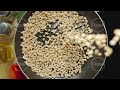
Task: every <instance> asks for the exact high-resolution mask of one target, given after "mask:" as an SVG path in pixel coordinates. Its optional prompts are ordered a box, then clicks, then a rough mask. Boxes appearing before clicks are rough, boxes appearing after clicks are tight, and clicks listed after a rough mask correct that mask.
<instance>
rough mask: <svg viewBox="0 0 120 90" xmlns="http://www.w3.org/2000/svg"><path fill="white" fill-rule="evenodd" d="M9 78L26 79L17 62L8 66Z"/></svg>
mask: <svg viewBox="0 0 120 90" xmlns="http://www.w3.org/2000/svg"><path fill="white" fill-rule="evenodd" d="M9 78H10V79H26V77H25V75H24V74H23V73H22V71H21V70H20V68H19V66H18V65H17V64H13V65H11V66H10V71H9Z"/></svg>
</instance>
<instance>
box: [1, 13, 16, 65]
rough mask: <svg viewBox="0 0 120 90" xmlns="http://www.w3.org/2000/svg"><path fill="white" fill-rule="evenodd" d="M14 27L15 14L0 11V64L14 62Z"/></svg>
mask: <svg viewBox="0 0 120 90" xmlns="http://www.w3.org/2000/svg"><path fill="white" fill-rule="evenodd" d="M16 27H17V19H16V17H15V12H12V11H11V12H10V11H0V63H6V62H8V61H11V60H14V50H13V49H14V48H13V39H14V34H15V31H16Z"/></svg>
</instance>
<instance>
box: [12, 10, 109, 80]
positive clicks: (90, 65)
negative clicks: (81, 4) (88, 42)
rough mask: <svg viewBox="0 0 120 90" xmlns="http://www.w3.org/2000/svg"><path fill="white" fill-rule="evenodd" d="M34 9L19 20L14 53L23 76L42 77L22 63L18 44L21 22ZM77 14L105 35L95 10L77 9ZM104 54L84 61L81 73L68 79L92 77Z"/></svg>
mask: <svg viewBox="0 0 120 90" xmlns="http://www.w3.org/2000/svg"><path fill="white" fill-rule="evenodd" d="M33 12H34V11H28V12H26V13H25V15H24V16H23V17H22V19H21V20H20V23H19V25H18V28H17V31H16V35H15V43H14V44H15V54H16V58H17V60H18V64H19V66H20V68H21V70H22V72H23V73H24V74H25V76H26V77H27V78H29V79H43V77H40V76H37V75H36V74H35V73H34V72H33V71H32V70H31V68H30V67H28V66H26V64H25V63H24V59H23V58H22V57H23V54H22V47H21V46H20V44H21V42H22V40H21V39H20V37H21V36H22V34H21V32H22V31H24V27H23V24H24V23H26V22H27V20H28V18H29V17H30V16H31V15H32V13H33ZM78 13H79V15H83V16H85V17H87V19H88V22H89V25H90V27H91V28H93V29H94V32H95V33H104V34H106V35H107V32H106V28H105V26H104V23H103V21H102V19H101V18H100V16H99V15H98V13H97V12H94V11H78ZM105 59H106V57H105V56H102V57H97V56H94V57H93V58H92V59H90V60H88V61H87V62H85V64H84V65H83V67H82V73H80V74H77V75H76V76H75V77H71V78H70V79H93V78H94V77H95V76H96V75H97V74H98V73H99V72H100V71H101V69H102V67H103V65H104V63H105Z"/></svg>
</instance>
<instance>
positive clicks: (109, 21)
mask: <svg viewBox="0 0 120 90" xmlns="http://www.w3.org/2000/svg"><path fill="white" fill-rule="evenodd" d="M99 14H100V16H101V18H102V19H103V21H104V22H105V26H106V29H107V33H108V38H109V40H111V39H112V37H113V36H114V34H113V30H114V29H116V28H120V11H102V12H99ZM113 50H114V53H113V54H112V56H111V57H109V58H107V59H106V63H105V67H104V69H103V70H102V71H101V72H100V73H99V74H98V75H97V76H96V78H95V79H120V70H119V69H120V46H119V44H117V45H116V46H115V47H113Z"/></svg>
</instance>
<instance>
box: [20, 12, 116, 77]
mask: <svg viewBox="0 0 120 90" xmlns="http://www.w3.org/2000/svg"><path fill="white" fill-rule="evenodd" d="M93 32H94V31H93V30H92V29H91V28H90V26H89V24H88V20H87V18H86V17H84V16H80V15H79V14H78V13H77V12H76V11H42V12H41V11H36V12H35V13H33V15H32V16H30V17H29V19H28V22H27V23H25V24H24V31H23V32H22V35H23V36H22V37H21V39H22V40H23V42H22V43H21V46H22V53H23V59H25V63H26V65H27V66H29V67H31V69H32V71H33V72H36V75H39V76H41V77H44V78H69V77H72V76H75V75H76V74H77V73H81V72H82V65H83V64H84V63H85V61H87V60H89V59H90V58H92V57H93V56H94V54H95V55H98V56H102V55H105V56H110V55H111V54H112V52H113V50H112V49H111V48H110V47H109V46H107V36H106V34H94V33H93ZM111 42H112V44H114V42H113V41H111ZM99 49H103V50H104V51H105V52H104V54H102V53H101V52H100V50H99Z"/></svg>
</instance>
